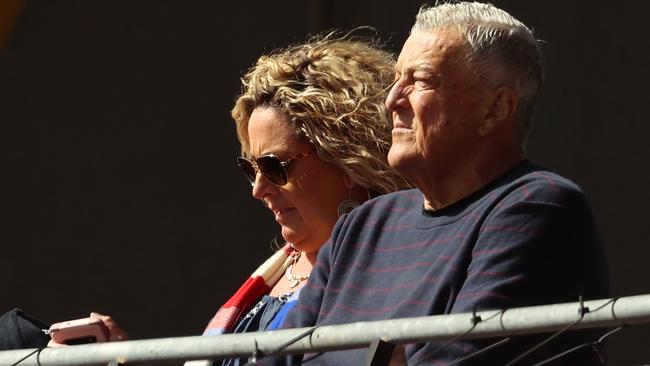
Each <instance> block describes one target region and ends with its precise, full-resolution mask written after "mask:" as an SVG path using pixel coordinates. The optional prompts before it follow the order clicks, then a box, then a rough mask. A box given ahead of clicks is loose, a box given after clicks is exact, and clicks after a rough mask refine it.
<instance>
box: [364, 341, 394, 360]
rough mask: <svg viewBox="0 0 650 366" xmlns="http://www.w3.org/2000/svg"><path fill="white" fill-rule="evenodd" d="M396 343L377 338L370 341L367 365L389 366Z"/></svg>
mask: <svg viewBox="0 0 650 366" xmlns="http://www.w3.org/2000/svg"><path fill="white" fill-rule="evenodd" d="M395 346H396V344H394V343H390V342H387V341H384V340H382V339H377V340H374V341H372V343H370V346H369V347H368V356H367V357H366V363H365V366H388V364H389V363H390V358H391V357H392V356H393V350H395Z"/></svg>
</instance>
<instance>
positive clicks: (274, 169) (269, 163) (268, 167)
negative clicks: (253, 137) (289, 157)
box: [256, 156, 288, 186]
mask: <svg viewBox="0 0 650 366" xmlns="http://www.w3.org/2000/svg"><path fill="white" fill-rule="evenodd" d="M256 162H257V167H258V168H259V169H260V172H262V174H264V177H266V179H268V180H269V181H270V182H271V183H273V184H275V185H276V186H283V185H285V184H287V180H288V179H287V173H286V171H285V170H284V167H283V166H282V163H281V162H280V159H278V158H276V157H275V156H261V157H259V158H258V159H257V160H256Z"/></svg>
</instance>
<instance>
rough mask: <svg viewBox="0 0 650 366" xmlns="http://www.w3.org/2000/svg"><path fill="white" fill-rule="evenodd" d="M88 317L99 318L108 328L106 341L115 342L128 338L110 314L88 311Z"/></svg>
mask: <svg viewBox="0 0 650 366" xmlns="http://www.w3.org/2000/svg"><path fill="white" fill-rule="evenodd" d="M90 318H91V319H99V320H101V321H102V323H104V325H105V326H106V328H108V341H109V342H115V341H126V340H128V339H129V336H128V335H127V334H126V332H125V331H123V330H122V328H120V326H119V325H117V323H116V322H115V321H114V320H113V318H111V316H110V315H103V314H99V313H90Z"/></svg>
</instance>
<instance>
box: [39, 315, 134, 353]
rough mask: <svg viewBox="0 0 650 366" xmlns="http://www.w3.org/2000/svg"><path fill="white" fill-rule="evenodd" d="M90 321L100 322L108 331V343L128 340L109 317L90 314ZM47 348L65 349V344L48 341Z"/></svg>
mask: <svg viewBox="0 0 650 366" xmlns="http://www.w3.org/2000/svg"><path fill="white" fill-rule="evenodd" d="M90 319H92V320H99V321H101V322H102V323H103V324H104V326H106V329H108V342H115V341H125V340H128V339H129V336H128V335H127V334H126V332H124V330H122V328H120V326H119V325H118V324H117V323H116V322H115V321H114V320H113V318H112V317H110V316H109V315H103V314H99V313H94V312H93V313H90ZM47 346H48V347H66V346H67V344H62V343H57V342H55V341H54V340H50V341H49V342H48V344H47Z"/></svg>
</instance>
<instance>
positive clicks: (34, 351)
mask: <svg viewBox="0 0 650 366" xmlns="http://www.w3.org/2000/svg"><path fill="white" fill-rule="evenodd" d="M44 349H45V347H43V348H37V349H35V350H33V351H32V352H30V353H29V354H28V355H27V356H25V357H23V358H21V359H20V360H18V361H16V362H14V363H12V364H11V366H16V365H18V364H19V363H21V362H23V361H25V360H26V359H28V358H30V357H31V356H33V355H34V354H36V363H37V364H38V365H40V364H41V361H40V360H39V357H38V356H39V355H40V353H41V351H42V350H44Z"/></svg>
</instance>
